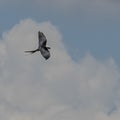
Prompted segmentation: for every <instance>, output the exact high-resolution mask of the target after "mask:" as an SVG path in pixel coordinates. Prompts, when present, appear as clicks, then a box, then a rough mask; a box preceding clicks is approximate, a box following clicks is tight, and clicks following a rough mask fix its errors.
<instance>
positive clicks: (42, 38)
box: [25, 31, 50, 60]
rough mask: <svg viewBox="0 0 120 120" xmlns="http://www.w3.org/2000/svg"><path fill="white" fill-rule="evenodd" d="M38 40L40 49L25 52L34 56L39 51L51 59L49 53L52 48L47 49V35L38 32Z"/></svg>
mask: <svg viewBox="0 0 120 120" xmlns="http://www.w3.org/2000/svg"><path fill="white" fill-rule="evenodd" d="M38 39H39V42H38V44H39V45H38V48H37V49H35V50H31V51H25V52H28V53H32V54H33V53H35V52H37V51H40V52H41V54H42V56H43V57H44V58H45V59H46V60H47V59H48V58H49V57H50V52H49V49H50V47H46V43H47V39H46V37H45V35H44V34H43V33H42V32H40V31H39V32H38Z"/></svg>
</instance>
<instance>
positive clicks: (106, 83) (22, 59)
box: [0, 19, 120, 120]
mask: <svg viewBox="0 0 120 120" xmlns="http://www.w3.org/2000/svg"><path fill="white" fill-rule="evenodd" d="M38 30H41V31H43V32H44V33H45V35H46V36H47V39H48V45H49V46H51V48H52V49H51V56H52V57H51V58H50V59H49V60H48V61H45V60H44V59H43V58H42V57H41V55H40V53H36V54H33V55H26V54H25V53H24V51H25V50H29V49H32V48H35V47H36V46H37V42H38V41H37V32H38ZM0 58H1V59H0V71H1V72H0V74H1V75H0V118H1V119H3V120H16V119H17V120H21V119H22V120H26V119H27V120H33V119H35V120H40V119H42V120H48V119H49V120H61V119H65V120H79V119H83V120H101V119H102V120H114V119H116V120H118V119H119V110H120V104H119V103H120V98H119V94H120V89H119V85H120V83H119V82H120V81H119V80H120V76H119V74H120V73H119V70H118V68H117V66H116V64H115V63H114V60H113V59H108V60H106V61H99V60H96V59H95V58H94V57H92V56H91V55H90V54H87V55H85V56H84V57H83V58H81V59H80V61H79V62H78V63H75V62H74V61H73V60H72V59H71V57H70V56H69V54H68V53H67V51H66V49H65V46H64V45H63V42H62V36H61V34H60V32H59V31H58V29H57V28H56V27H55V26H54V25H52V24H51V23H50V22H44V23H36V22H35V21H32V20H29V19H27V20H23V21H21V22H20V23H19V24H17V25H15V26H14V27H13V28H12V29H11V30H9V31H8V32H5V33H4V34H3V38H2V40H1V42H0ZM114 108H116V109H114ZM111 111H112V112H111ZM110 112H111V114H110V115H109V114H108V113H110Z"/></svg>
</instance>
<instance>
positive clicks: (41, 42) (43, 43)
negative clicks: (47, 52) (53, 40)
mask: <svg viewBox="0 0 120 120" xmlns="http://www.w3.org/2000/svg"><path fill="white" fill-rule="evenodd" d="M38 39H39V46H38V47H39V48H41V47H43V46H46V43H47V39H46V37H45V35H44V34H43V33H42V32H40V31H39V32H38Z"/></svg>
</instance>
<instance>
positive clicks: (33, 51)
mask: <svg viewBox="0 0 120 120" xmlns="http://www.w3.org/2000/svg"><path fill="white" fill-rule="evenodd" d="M37 51H38V49H36V50H31V51H25V52H26V53H31V54H33V53H35V52H37Z"/></svg>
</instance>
